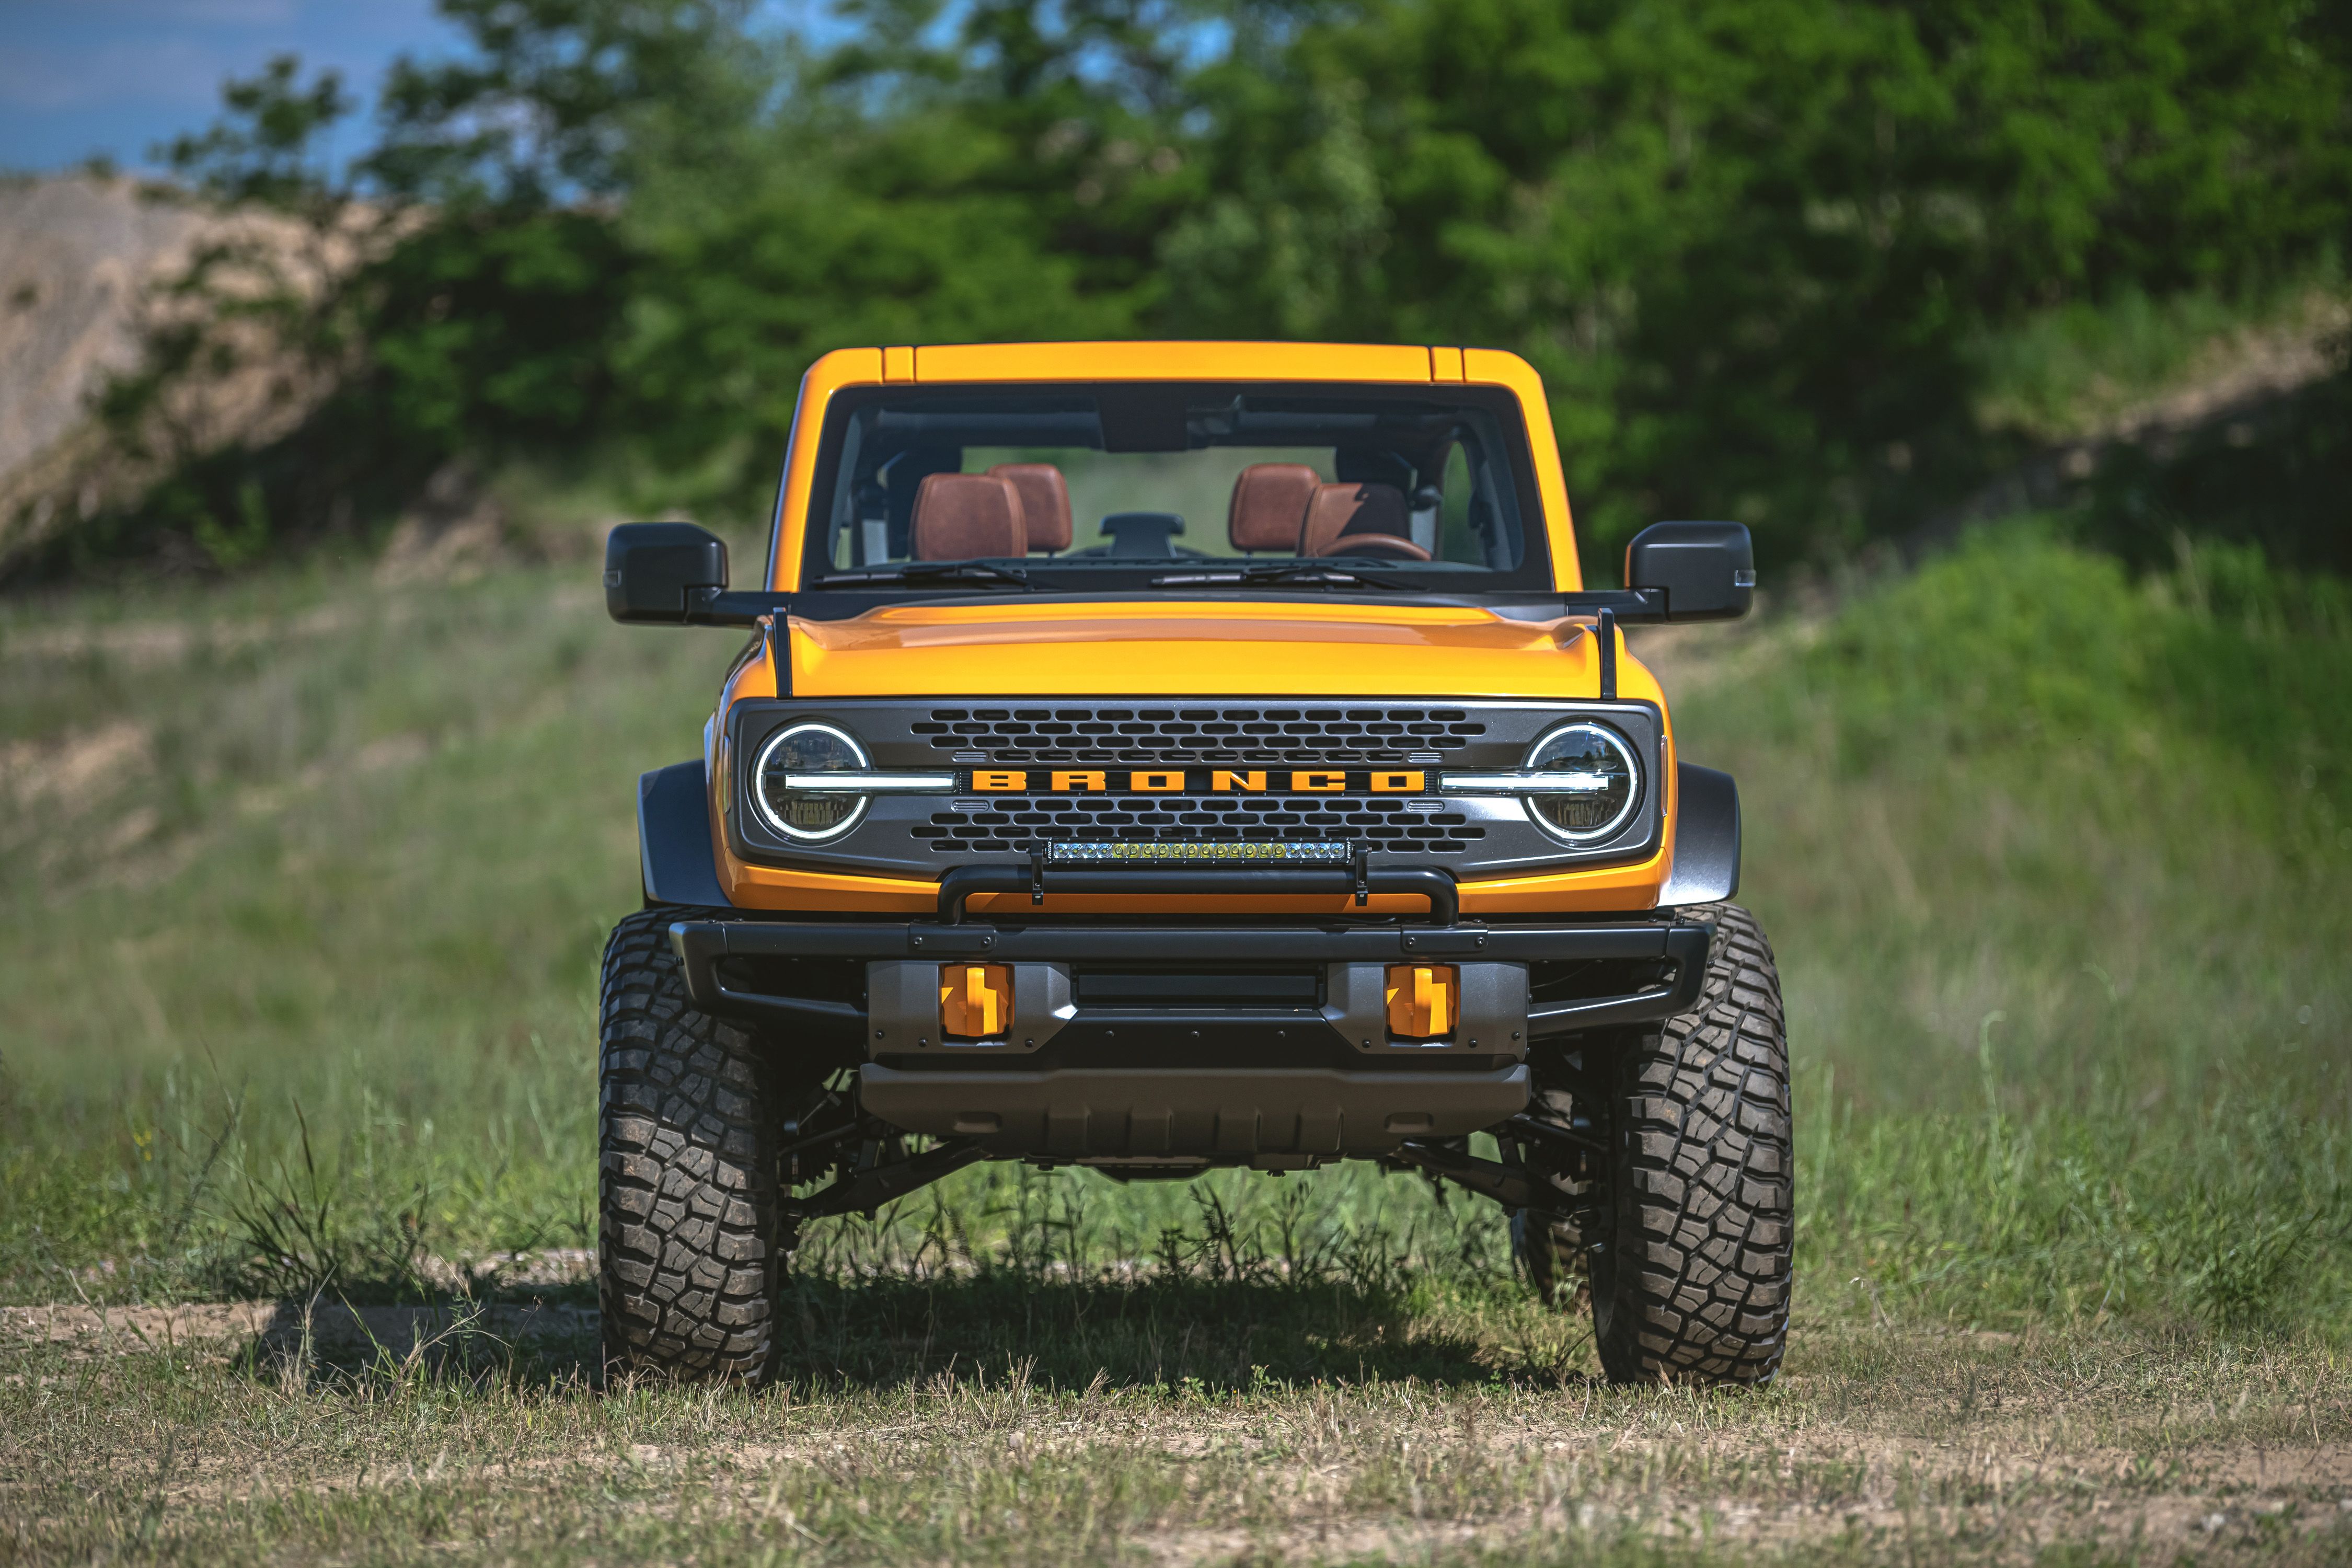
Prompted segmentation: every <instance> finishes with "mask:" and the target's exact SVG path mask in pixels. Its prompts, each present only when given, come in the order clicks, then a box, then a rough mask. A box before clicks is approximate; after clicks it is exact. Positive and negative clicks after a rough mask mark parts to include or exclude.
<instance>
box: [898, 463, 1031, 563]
mask: <svg viewBox="0 0 2352 1568" xmlns="http://www.w3.org/2000/svg"><path fill="white" fill-rule="evenodd" d="M912 536H913V537H912V545H913V553H914V557H915V559H916V560H918V561H963V560H968V559H970V558H971V557H972V556H976V555H987V556H999V555H1026V554H1028V553H1029V529H1028V525H1027V524H1026V523H1025V522H1024V521H1023V518H1022V512H1021V492H1020V491H1019V490H1016V489H1013V481H1012V480H1011V479H999V478H997V477H996V476H995V475H994V474H931V475H928V476H926V477H925V479H924V480H923V484H922V488H921V489H918V490H917V491H916V492H915V521H914V526H913V529H912Z"/></svg>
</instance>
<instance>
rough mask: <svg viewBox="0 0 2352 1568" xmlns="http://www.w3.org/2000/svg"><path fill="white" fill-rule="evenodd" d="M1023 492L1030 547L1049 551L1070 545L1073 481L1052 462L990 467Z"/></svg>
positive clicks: (1050, 552) (1023, 509)
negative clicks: (1063, 474) (1065, 477)
mask: <svg viewBox="0 0 2352 1568" xmlns="http://www.w3.org/2000/svg"><path fill="white" fill-rule="evenodd" d="M988 471H989V473H991V474H992V475H993V476H994V477H995V478H997V479H1010V480H1011V481H1012V482H1013V489H1016V490H1019V491H1020V492H1021V521H1023V522H1024V523H1025V524H1027V525H1028V529H1029V548H1030V549H1032V550H1042V551H1044V552H1046V553H1047V554H1048V555H1050V554H1052V553H1053V552H1055V551H1057V550H1067V549H1068V548H1069V547H1070V485H1069V481H1068V480H1066V479H1063V478H1062V470H1061V469H1059V468H1055V466H1054V465H1053V464H1051V463H999V464H997V465H996V466H995V467H994V468H991V469H989V470H988Z"/></svg>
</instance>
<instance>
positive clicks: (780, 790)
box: [751, 724, 866, 840]
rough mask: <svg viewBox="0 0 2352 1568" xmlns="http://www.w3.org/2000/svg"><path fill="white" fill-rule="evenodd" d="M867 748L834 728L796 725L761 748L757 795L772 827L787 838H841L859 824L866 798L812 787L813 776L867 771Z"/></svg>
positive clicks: (754, 783) (754, 774) (755, 769)
mask: <svg viewBox="0 0 2352 1568" xmlns="http://www.w3.org/2000/svg"><path fill="white" fill-rule="evenodd" d="M865 771H866V749H865V748H864V747H863V746H860V745H859V744H858V743H857V742H856V740H855V739H854V738H852V737H851V735H850V734H849V732H848V731H845V730H836V729H835V728H834V727H833V726H832V725H830V724H794V725H793V726H792V727H791V728H790V729H787V730H784V731H780V732H779V733H777V734H776V735H775V736H774V738H772V740H770V741H769V742H768V743H767V744H766V745H764V746H762V747H761V748H760V760H759V761H758V762H757V763H755V764H753V766H752V769H751V796H752V798H753V799H754V800H756V801H758V802H759V805H760V815H761V816H764V817H766V818H767V819H768V826H771V827H772V828H774V829H775V830H776V831H777V832H779V833H781V834H782V835H784V836H785V837H787V838H798V839H803V840H806V839H816V838H835V837H839V836H841V835H842V834H845V833H846V832H848V831H849V830H850V829H851V828H853V827H855V826H857V819H858V818H859V817H861V816H865V815H866V796H864V795H843V794H836V793H835V792H833V791H830V790H825V789H822V788H812V787H810V784H809V776H808V775H810V774H812V773H864V772H865Z"/></svg>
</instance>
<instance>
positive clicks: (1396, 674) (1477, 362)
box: [704, 342, 1676, 919]
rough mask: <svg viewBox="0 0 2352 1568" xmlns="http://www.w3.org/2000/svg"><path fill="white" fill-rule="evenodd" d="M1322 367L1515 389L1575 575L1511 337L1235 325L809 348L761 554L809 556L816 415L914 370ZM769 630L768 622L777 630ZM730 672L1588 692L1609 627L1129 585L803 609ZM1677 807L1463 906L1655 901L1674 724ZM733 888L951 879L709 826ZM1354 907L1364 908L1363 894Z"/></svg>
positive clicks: (1170, 374)
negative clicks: (1618, 856) (729, 834)
mask: <svg viewBox="0 0 2352 1568" xmlns="http://www.w3.org/2000/svg"><path fill="white" fill-rule="evenodd" d="M1114 380H1127V381H1147V380H1149V381H1158V380H1200V381H1253V380H1264V381H1322V382H1349V381H1360V382H1378V383H1382V384H1397V383H1412V382H1427V383H1441V384H1464V383H1468V384H1484V385H1495V386H1501V387H1505V388H1507V389H1508V390H1510V391H1511V392H1512V393H1513V394H1514V395H1515V396H1516V398H1517V401H1518V404H1519V405H1520V408H1521V411H1522V414H1523V416H1524V418H1525V420H1526V423H1527V427H1528V440H1529V444H1530V446H1531V447H1532V448H1533V452H1534V458H1535V468H1536V478H1537V488H1538V495H1539V497H1540V499H1541V501H1542V506H1543V512H1544V521H1545V530H1546V536H1547V538H1548V539H1549V542H1550V546H1551V558H1552V563H1553V579H1554V583H1555V585H1556V586H1557V587H1558V588H1559V590H1560V591H1562V592H1573V591H1575V590H1577V589H1579V588H1581V587H1582V586H1583V576H1582V573H1581V571H1580V566H1579V563H1578V560H1577V552H1576V536H1575V530H1574V527H1573V525H1572V523H1571V521H1570V513H1569V505H1568V489H1567V483H1566V479H1565V477H1564V476H1563V474H1562V472H1561V469H1560V465H1559V449H1558V447H1557V444H1556V440H1555V437H1554V435H1553V432H1552V424H1551V413H1550V409H1549V406H1548V405H1547V404H1546V402H1545V398H1544V392H1543V384H1542V382H1541V381H1540V379H1539V378H1538V376H1537V375H1536V373H1535V371H1534V369H1533V367H1532V366H1530V365H1528V363H1527V362H1526V361H1525V360H1522V359H1520V358H1519V357H1518V356H1517V355H1516V354H1509V353H1499V352H1496V351H1495V350H1490V349H1446V348H1438V349H1430V348H1420V347H1398V346H1393V345H1374V344H1349V343H1340V344H1324V343H1228V342H1076V343H1005V344H964V345H944V346H926V347H919V348H887V349H843V350H838V351H835V353H829V354H826V355H825V356H824V358H822V359H820V360H818V361H817V362H816V363H815V364H814V365H812V366H810V368H809V371H808V374H807V375H806V376H804V377H803V379H802V383H801V396H800V404H799V407H798V411H797V413H796V414H795V416H794V420H793V439H792V446H791V449H790V453H789V455H788V457H787V458H786V463H785V470H784V481H783V484H782V487H781V489H780V490H779V493H778V510H777V516H776V519H775V524H776V526H775V528H774V530H773V532H772V537H773V539H774V541H775V548H774V552H773V554H772V556H771V558H770V561H769V563H768V572H767V577H768V582H769V584H770V587H771V588H772V591H774V592H778V593H789V592H791V591H793V588H794V587H796V586H797V584H798V582H799V574H800V563H801V561H802V559H803V554H804V544H805V538H806V521H807V516H808V511H809V498H810V491H811V489H812V488H813V486H814V479H815V471H816V454H817V447H818V443H819V438H820V437H821V435H822V433H823V428H824V416H825V414H826V411H827V409H828V408H829V407H830V405H831V402H832V399H833V396H834V395H835V393H837V392H839V391H841V390H842V389H843V388H845V387H850V386H861V385H877V384H908V383H952V382H967V383H969V382H1017V381H1069V382H1085V381H1114ZM765 630H766V628H764V627H763V632H764V631H765ZM779 643H781V644H782V646H783V647H784V649H785V650H786V652H785V657H786V658H788V659H789V660H790V663H791V669H790V672H789V673H790V679H789V680H788V681H784V682H781V683H780V682H779V681H778V680H777V679H776V678H777V674H778V672H777V670H776V668H775V667H774V665H773V663H772V653H773V651H774V650H775V649H776V647H777V645H778V644H779ZM763 645H764V646H763V647H762V650H761V652H760V654H759V655H758V656H757V657H754V658H750V659H748V660H747V661H745V662H744V663H742V664H741V665H740V666H739V667H738V668H736V670H735V671H734V672H733V673H732V674H731V675H730V678H729V680H728V683H727V687H726V689H725V690H724V691H723V692H722V694H721V696H720V700H719V712H720V713H721V714H723V713H725V712H726V710H727V709H728V708H729V707H730V705H731V704H733V703H734V702H736V701H738V700H742V699H747V698H761V697H773V696H774V695H776V693H777V691H778V690H779V689H785V690H789V691H791V692H793V694H794V695H796V696H803V697H820V698H822V697H903V696H934V697H939V698H941V699H949V698H979V697H1024V696H1036V697H1046V696H1091V697H1108V698H1117V697H1124V696H1130V695H1131V696H1138V697H1146V696H1196V697H1290V698H1300V699H1312V698H1319V697H1333V698H1346V697H1366V696H1379V697H1384V698H1390V699H1397V698H1428V699H1433V700H1434V699H1444V698H1499V699H1506V700H1507V699H1513V698H1521V699H1528V700H1574V699H1579V698H1584V699H1590V698H1591V697H1593V696H1595V695H1596V694H1597V692H1598V690H1599V681H1600V671H1599V658H1598V652H1599V649H1598V644H1597V643H1596V641H1595V639H1594V637H1593V636H1592V634H1591V628H1590V627H1588V626H1579V625H1576V624H1574V623H1570V622H1568V621H1564V620H1548V621H1517V620H1511V619H1508V618H1507V617H1505V616H1499V615H1496V614H1495V613H1493V612H1492V611H1489V610H1486V609H1481V608H1475V607H1467V608H1465V607H1462V606H1455V605H1350V604H1349V603H1347V602H1345V601H1344V600H1335V601H1332V602H1330V603H1319V602H1318V603H1280V604H1276V603H1268V604H1235V603H1232V602H1226V601H1219V602H1207V603H1189V604H1188V603H1183V602H1173V603H1150V604H1137V603H1131V602H1130V603H1118V604H1099V605H1084V604H1017V603H1005V602H998V601H991V602H982V603H971V604H961V605H899V606H891V607H886V608H882V609H877V610H874V611H871V612H869V613H867V614H866V615H863V616H856V617H855V618H853V619H849V620H842V621H813V620H803V619H798V618H794V619H793V620H791V621H789V622H788V624H787V626H785V628H784V629H783V632H782V636H781V637H777V636H773V635H768V636H765V637H763ZM1617 679H1618V696H1619V698H1620V699H1621V700H1632V701H1644V700H1646V701H1650V702H1654V703H1656V704H1658V707H1659V710H1660V714H1661V717H1662V719H1663V718H1664V707H1665V702H1664V692H1663V691H1661V690H1660V689H1659V687H1658V684H1657V681H1656V679H1654V677H1653V676H1652V674H1651V672H1650V671H1649V670H1648V669H1647V668H1644V667H1643V665H1642V664H1641V663H1640V662H1639V661H1637V660H1635V659H1633V658H1632V657H1630V655H1628V654H1626V653H1625V652H1624V650H1623V648H1622V645H1621V647H1620V650H1619V657H1618V678H1617ZM723 731H724V726H723V725H721V724H718V723H716V722H714V723H713V724H712V725H711V726H710V727H709V729H708V730H707V731H706V742H705V758H704V760H705V761H706V763H709V770H710V771H709V777H710V778H711V780H712V781H713V785H712V792H711V810H712V813H713V820H714V821H717V820H718V819H719V816H718V814H719V813H721V812H723V811H724V810H725V808H726V798H727V797H726V791H725V790H724V789H723V788H721V787H719V781H720V780H723V779H725V778H726V777H727V770H728V767H729V759H728V758H727V756H726V755H725V749H724V741H723ZM1665 743H1666V757H1665V768H1664V780H1663V781H1662V782H1663V783H1664V786H1665V789H1666V801H1665V821H1664V834H1663V843H1664V845H1665V846H1667V847H1664V848H1662V849H1661V850H1660V851H1659V852H1658V853H1657V854H1656V855H1654V856H1653V857H1652V858H1650V859H1648V860H1645V861H1642V862H1639V863H1636V864H1632V865H1620V866H1612V867H1607V868H1599V869H1590V870H1577V871H1570V872H1559V873H1552V874H1549V875H1543V876H1533V877H1519V878H1510V879H1496V880H1489V881H1473V882H1465V883H1464V884H1463V885H1462V889H1461V900H1462V911H1463V913H1464V914H1465V915H1487V914H1535V913H1543V912H1548V911H1550V912H1570V911H1595V910H1643V909H1649V908H1651V907H1653V906H1654V905H1655V903H1656V902H1657V897H1658V891H1659V889H1661V888H1662V887H1663V886H1664V883H1665V879H1666V876H1667V873H1668V871H1669V870H1670V869H1671V866H1672V849H1671V846H1672V845H1673V843H1674V826H1675V809H1676V802H1675V787H1674V785H1675V764H1674V755H1675V752H1674V734H1673V730H1672V726H1671V724H1670V723H1668V724H1667V725H1666V727H1665ZM713 838H714V840H716V841H717V844H718V849H717V856H718V872H719V885H720V887H721V888H723V889H725V890H726V892H727V894H728V897H729V898H730V900H733V901H734V902H735V903H736V904H737V905H738V906H740V907H742V908H747V909H764V910H811V911H818V910H838V911H855V912H865V913H883V912H888V913H901V914H922V913H925V912H928V911H929V910H933V909H935V908H936V907H937V904H938V896H939V889H938V884H937V883H936V882H934V881H932V880H929V879H920V878H893V877H859V876H845V875H842V874H839V873H835V872H820V871H802V870H792V869H786V868H778V867H770V866H756V865H751V864H749V863H747V862H745V861H742V860H740V859H738V858H736V857H735V856H734V855H733V853H732V852H731V851H730V850H729V849H728V848H727V847H726V843H725V836H724V835H723V834H717V833H714V835H713ZM1423 907H1424V905H1423V900H1421V899H1419V898H1417V897H1412V896H1403V895H1391V896H1383V897H1380V898H1375V899H1374V900H1371V910H1372V911H1373V912H1384V913H1409V912H1418V911H1419V910H1422V909H1423ZM970 908H971V910H972V912H973V913H975V914H980V915H986V914H989V913H991V912H995V913H1014V912H1020V913H1043V914H1048V915H1051V914H1055V913H1065V914H1089V913H1102V914H1108V913H1119V914H1135V913H1160V914H1225V915H1229V916H1232V917H1234V918H1236V919H1246V918H1248V917H1250V916H1252V915H1276V914H1288V915H1297V914H1334V915H1336V914H1343V913H1348V912H1350V911H1351V909H1352V906H1351V904H1350V903H1349V900H1347V899H1345V898H1332V899H1321V898H1264V897H1258V898H1251V897H1216V896H1211V895H1199V894H1192V895H1171V896H1162V897H1136V898H1120V897H1114V896H1109V895H1098V894H1089V895H1061V896H1049V897H1048V898H1047V900H1046V901H1045V905H1044V906H1043V908H1042V909H1038V908H1035V907H1034V906H1032V905H1031V904H1030V902H1029V900H1028V899H1027V898H1026V896H1018V897H1016V896H1013V895H982V896H979V897H976V898H974V899H972V900H971V904H970ZM1358 912H1360V911H1358Z"/></svg>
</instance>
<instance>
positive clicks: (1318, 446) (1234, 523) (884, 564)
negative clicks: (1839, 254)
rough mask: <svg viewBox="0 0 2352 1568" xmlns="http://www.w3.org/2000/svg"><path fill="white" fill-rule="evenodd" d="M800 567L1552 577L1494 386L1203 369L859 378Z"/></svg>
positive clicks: (1509, 423)
mask: <svg viewBox="0 0 2352 1568" xmlns="http://www.w3.org/2000/svg"><path fill="white" fill-rule="evenodd" d="M811 510H812V514H813V515H812V517H811V523H812V526H811V527H810V529H809V531H808V552H809V553H808V559H807V560H806V561H805V563H803V572H802V574H801V582H802V585H803V588H822V587H824V586H826V585H828V584H833V585H836V586H842V587H848V586H856V587H859V588H864V589H872V588H875V587H877V586H888V585H890V584H895V583H898V582H905V583H907V584H910V585H919V584H938V583H940V582H953V583H956V584H959V585H962V584H970V585H972V586H975V587H983V588H984V587H990V586H996V587H1006V588H1033V589H1054V588H1078V587H1095V586H1118V587H1122V588H1147V587H1167V588H1170V589H1171V590H1175V589H1182V588H1192V587H1202V586H1219V585H1228V584H1230V585H1235V586H1249V585H1254V584H1264V585H1267V586H1294V585H1295V586H1303V587H1321V586H1334V587H1337V586H1349V587H1364V586H1372V587H1403V588H1408V589H1410V590H1412V591H1416V592H1417V591H1423V590H1427V591H1433V592H1443V593H1473V594H1483V593H1492V592H1497V591H1517V590H1525V589H1528V588H1534V589H1537V590H1538V591H1541V590H1543V589H1546V588H1549V585H1550V582H1551V572H1550V563H1549V558H1548V556H1547V554H1546V552H1545V549H1544V541H1543V530H1542V528H1541V526H1540V521H1539V516H1540V514H1539V510H1538V505H1537V502H1536V500H1535V487H1534V481H1533V475H1532V472H1531V468H1530V464H1529V461H1528V452H1527V440H1526V435H1525V431H1524V427H1523V426H1522V424H1521V422H1520V416H1519V412H1518V407H1517V402H1516V400H1515V399H1513V397H1512V396H1511V395H1510V394H1509V393H1508V392H1507V391H1506V390H1503V389H1500V388H1488V387H1460V388H1431V387H1426V386H1412V387H1398V388H1395V389H1390V388H1386V387H1378V386H1366V385H1361V384H1349V385H1339V386H1322V385H1301V384H1282V383H1273V384H1268V383H1254V384H1244V385H1231V384H1210V383H1202V382H1167V383H1148V382H1147V383H1118V384H1093V385H1081V386H987V387H974V386H942V387H930V388H872V389H856V390H853V391H849V392H845V393H843V394H842V395H840V396H839V397H837V398H836V399H835V405H834V407H833V408H832V410H831V411H830V412H829V414H828V418H827V428H826V431H825V440H824V451H823V453H822V454H821V456H820V458H819V465H818V472H817V476H816V488H815V490H814V495H813V497H812V506H811Z"/></svg>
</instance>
